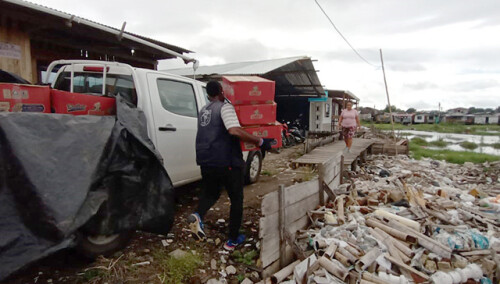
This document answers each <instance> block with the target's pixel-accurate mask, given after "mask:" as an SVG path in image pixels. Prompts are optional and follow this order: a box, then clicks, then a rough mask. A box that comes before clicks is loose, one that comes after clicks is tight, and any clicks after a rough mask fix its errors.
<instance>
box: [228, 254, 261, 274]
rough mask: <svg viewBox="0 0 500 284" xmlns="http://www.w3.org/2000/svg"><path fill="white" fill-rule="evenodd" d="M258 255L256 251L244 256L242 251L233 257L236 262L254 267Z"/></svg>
mask: <svg viewBox="0 0 500 284" xmlns="http://www.w3.org/2000/svg"><path fill="white" fill-rule="evenodd" d="M258 255H259V253H258V252H257V251H256V250H251V251H248V252H246V253H245V254H242V253H241V251H234V252H233V254H232V257H233V259H234V260H235V261H236V262H240V263H244V264H246V265H254V264H255V258H256V257H257V256H258ZM242 280H243V279H242Z"/></svg>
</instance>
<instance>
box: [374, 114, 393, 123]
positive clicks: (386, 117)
mask: <svg viewBox="0 0 500 284" xmlns="http://www.w3.org/2000/svg"><path fill="white" fill-rule="evenodd" d="M375 122H377V123H390V122H391V115H390V114H389V113H387V112H382V113H379V114H377V115H375Z"/></svg>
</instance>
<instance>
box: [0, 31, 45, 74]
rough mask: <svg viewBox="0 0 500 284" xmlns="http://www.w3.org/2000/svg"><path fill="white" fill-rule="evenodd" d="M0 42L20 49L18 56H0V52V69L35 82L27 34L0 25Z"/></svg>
mask: <svg viewBox="0 0 500 284" xmlns="http://www.w3.org/2000/svg"><path fill="white" fill-rule="evenodd" d="M0 43H6V44H12V45H15V46H16V47H19V48H20V51H21V56H20V58H10V57H2V56H1V53H0V69H3V70H5V71H8V72H12V73H15V74H17V75H19V76H21V77H23V78H24V79H26V80H28V81H31V82H36V81H37V80H36V78H35V76H36V74H35V73H36V72H33V61H32V60H31V45H30V38H29V35H28V34H27V33H24V32H21V31H18V30H14V29H8V28H6V27H2V26H0Z"/></svg>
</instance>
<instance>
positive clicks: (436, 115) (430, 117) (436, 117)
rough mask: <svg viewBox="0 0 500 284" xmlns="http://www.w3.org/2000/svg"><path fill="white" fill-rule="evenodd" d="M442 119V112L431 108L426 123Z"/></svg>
mask: <svg viewBox="0 0 500 284" xmlns="http://www.w3.org/2000/svg"><path fill="white" fill-rule="evenodd" d="M442 119H443V114H442V113H440V112H438V111H436V110H433V111H431V112H429V114H428V116H427V123H430V124H432V123H435V122H436V123H438V122H441V120H442Z"/></svg>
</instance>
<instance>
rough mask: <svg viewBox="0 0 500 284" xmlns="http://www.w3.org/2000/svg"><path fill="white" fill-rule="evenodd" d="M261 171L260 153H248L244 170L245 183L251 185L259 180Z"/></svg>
mask: <svg viewBox="0 0 500 284" xmlns="http://www.w3.org/2000/svg"><path fill="white" fill-rule="evenodd" d="M261 169H262V153H261V152H260V151H254V152H250V153H249V154H248V158H247V165H246V169H245V183H246V184H252V183H256V182H257V181H258V180H259V176H260V170H261Z"/></svg>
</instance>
